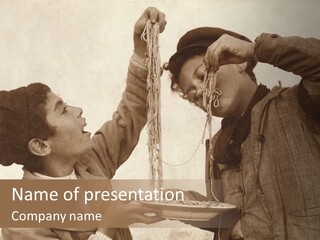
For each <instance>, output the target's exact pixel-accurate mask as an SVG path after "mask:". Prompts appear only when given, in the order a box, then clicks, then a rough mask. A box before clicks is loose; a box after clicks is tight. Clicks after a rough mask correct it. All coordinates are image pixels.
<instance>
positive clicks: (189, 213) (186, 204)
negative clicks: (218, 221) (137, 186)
mask: <svg viewBox="0 0 320 240" xmlns="http://www.w3.org/2000/svg"><path fill="white" fill-rule="evenodd" d="M139 204H142V205H144V206H147V207H151V208H155V209H158V210H160V215H161V216H162V217H164V218H168V219H172V220H189V221H208V220H210V219H212V218H214V217H216V216H217V215H218V214H219V213H221V212H224V211H227V210H231V209H235V208H236V206H234V205H231V204H228V203H223V202H217V201H195V200H175V201H139Z"/></svg>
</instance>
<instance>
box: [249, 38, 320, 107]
mask: <svg viewBox="0 0 320 240" xmlns="http://www.w3.org/2000/svg"><path fill="white" fill-rule="evenodd" d="M255 58H256V59H257V61H259V62H263V63H269V64H272V65H273V66H275V67H278V68H280V69H282V70H285V71H288V72H293V73H294V74H296V75H300V76H301V77H302V84H303V86H304V87H305V89H306V90H307V92H308V95H309V96H310V97H311V98H312V99H313V100H314V101H315V102H320V99H319V95H320V40H318V39H314V38H301V37H280V36H278V35H276V34H266V33H263V34H261V35H260V36H259V37H258V38H257V39H256V45H255Z"/></svg>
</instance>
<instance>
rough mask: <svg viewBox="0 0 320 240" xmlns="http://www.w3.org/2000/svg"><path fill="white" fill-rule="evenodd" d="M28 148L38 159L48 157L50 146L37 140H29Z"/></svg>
mask: <svg viewBox="0 0 320 240" xmlns="http://www.w3.org/2000/svg"><path fill="white" fill-rule="evenodd" d="M28 148H29V151H30V152H31V153H32V154H34V155H36V156H40V157H45V156H48V155H49V154H50V153H51V147H50V145H49V144H48V143H46V142H45V141H43V140H41V139H38V138H33V139H31V140H30V141H29V143H28Z"/></svg>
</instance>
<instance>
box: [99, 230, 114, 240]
mask: <svg viewBox="0 0 320 240" xmlns="http://www.w3.org/2000/svg"><path fill="white" fill-rule="evenodd" d="M116 232H117V229H116V228H98V229H97V232H96V235H97V234H98V235H99V233H101V234H103V235H105V236H106V237H107V238H106V239H108V240H112V239H114V238H115V236H116Z"/></svg>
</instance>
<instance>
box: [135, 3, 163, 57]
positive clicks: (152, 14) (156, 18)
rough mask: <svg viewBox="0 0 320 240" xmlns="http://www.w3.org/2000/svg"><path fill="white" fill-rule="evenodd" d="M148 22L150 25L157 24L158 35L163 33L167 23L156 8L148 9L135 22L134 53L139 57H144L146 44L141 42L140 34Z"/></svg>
mask: <svg viewBox="0 0 320 240" xmlns="http://www.w3.org/2000/svg"><path fill="white" fill-rule="evenodd" d="M148 20H151V22H152V23H154V24H155V23H157V24H159V30H160V33H161V32H163V31H164V29H165V26H166V24H167V21H166V19H165V14H164V13H163V12H161V11H159V10H158V9H157V8H154V7H148V8H147V9H146V10H145V11H144V12H143V14H142V15H141V16H140V18H139V19H138V20H137V22H136V23H135V25H134V33H133V40H134V52H135V53H136V54H138V55H139V56H141V57H145V56H144V54H145V52H146V47H147V45H146V43H145V42H144V41H143V40H141V34H142V32H143V30H144V28H145V26H146V23H147V21H148Z"/></svg>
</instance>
